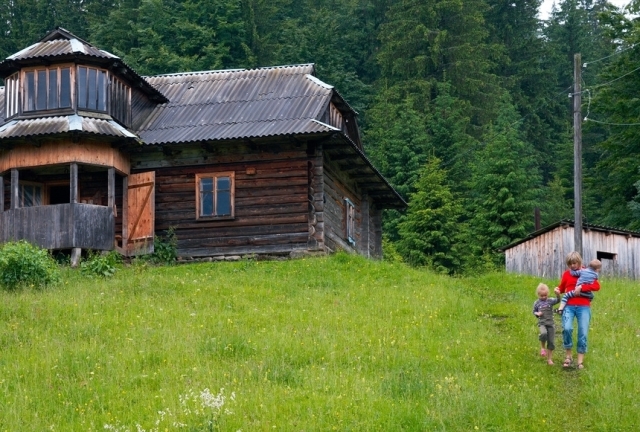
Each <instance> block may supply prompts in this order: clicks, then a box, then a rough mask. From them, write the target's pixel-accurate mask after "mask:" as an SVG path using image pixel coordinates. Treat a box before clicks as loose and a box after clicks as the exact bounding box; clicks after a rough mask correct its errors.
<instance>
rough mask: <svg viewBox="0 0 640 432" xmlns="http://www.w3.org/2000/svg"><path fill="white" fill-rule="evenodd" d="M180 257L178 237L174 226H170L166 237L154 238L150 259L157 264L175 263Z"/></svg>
mask: <svg viewBox="0 0 640 432" xmlns="http://www.w3.org/2000/svg"><path fill="white" fill-rule="evenodd" d="M177 257H178V237H177V236H176V233H175V230H174V229H173V227H169V229H168V230H167V234H166V235H165V236H164V237H157V236H156V238H155V239H154V244H153V253H152V254H151V255H150V256H149V260H150V261H151V262H153V263H155V264H173V263H174V262H175V261H176V258H177Z"/></svg>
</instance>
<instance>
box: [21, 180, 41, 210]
mask: <svg viewBox="0 0 640 432" xmlns="http://www.w3.org/2000/svg"><path fill="white" fill-rule="evenodd" d="M42 186H43V185H42V183H32V182H19V183H18V194H19V205H20V207H35V206H40V205H42V189H43V187H42Z"/></svg>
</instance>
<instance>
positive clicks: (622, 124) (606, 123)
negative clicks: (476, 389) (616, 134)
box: [584, 117, 640, 126]
mask: <svg viewBox="0 0 640 432" xmlns="http://www.w3.org/2000/svg"><path fill="white" fill-rule="evenodd" d="M584 121H590V122H594V123H599V124H603V125H608V126H640V123H609V122H603V121H600V120H594V119H592V118H588V117H585V118H584Z"/></svg>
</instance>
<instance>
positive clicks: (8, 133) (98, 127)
mask: <svg viewBox="0 0 640 432" xmlns="http://www.w3.org/2000/svg"><path fill="white" fill-rule="evenodd" d="M72 131H77V132H84V133H90V134H96V135H104V136H114V137H123V138H137V137H136V136H135V135H134V134H132V133H131V132H129V131H128V130H126V129H125V128H123V127H122V126H120V125H119V124H117V123H116V122H114V121H113V120H105V119H97V118H91V117H81V116H78V115H75V114H74V115H69V116H56V117H41V118H35V119H24V120H11V121H9V122H7V123H6V124H4V125H2V126H0V139H9V138H22V137H30V136H38V135H51V134H61V133H66V132H72Z"/></svg>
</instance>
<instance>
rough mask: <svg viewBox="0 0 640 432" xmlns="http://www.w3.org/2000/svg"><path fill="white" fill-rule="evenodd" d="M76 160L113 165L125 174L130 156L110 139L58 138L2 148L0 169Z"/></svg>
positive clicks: (106, 165) (6, 169)
mask: <svg viewBox="0 0 640 432" xmlns="http://www.w3.org/2000/svg"><path fill="white" fill-rule="evenodd" d="M72 162H76V163H78V164H79V165H82V164H88V165H97V166H104V167H114V168H115V169H116V170H117V171H119V172H120V173H123V174H128V173H129V159H128V158H127V156H126V155H124V154H123V153H122V152H120V150H118V149H116V148H113V147H112V146H111V145H110V144H109V143H100V142H93V141H84V142H80V143H74V142H73V141H71V140H57V141H49V142H44V143H41V144H40V145H38V146H34V145H31V144H20V145H17V146H15V147H14V148H12V149H11V150H9V151H2V152H0V172H5V171H8V170H10V169H12V168H32V167H39V166H47V165H49V166H51V165H61V164H68V163H72Z"/></svg>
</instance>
